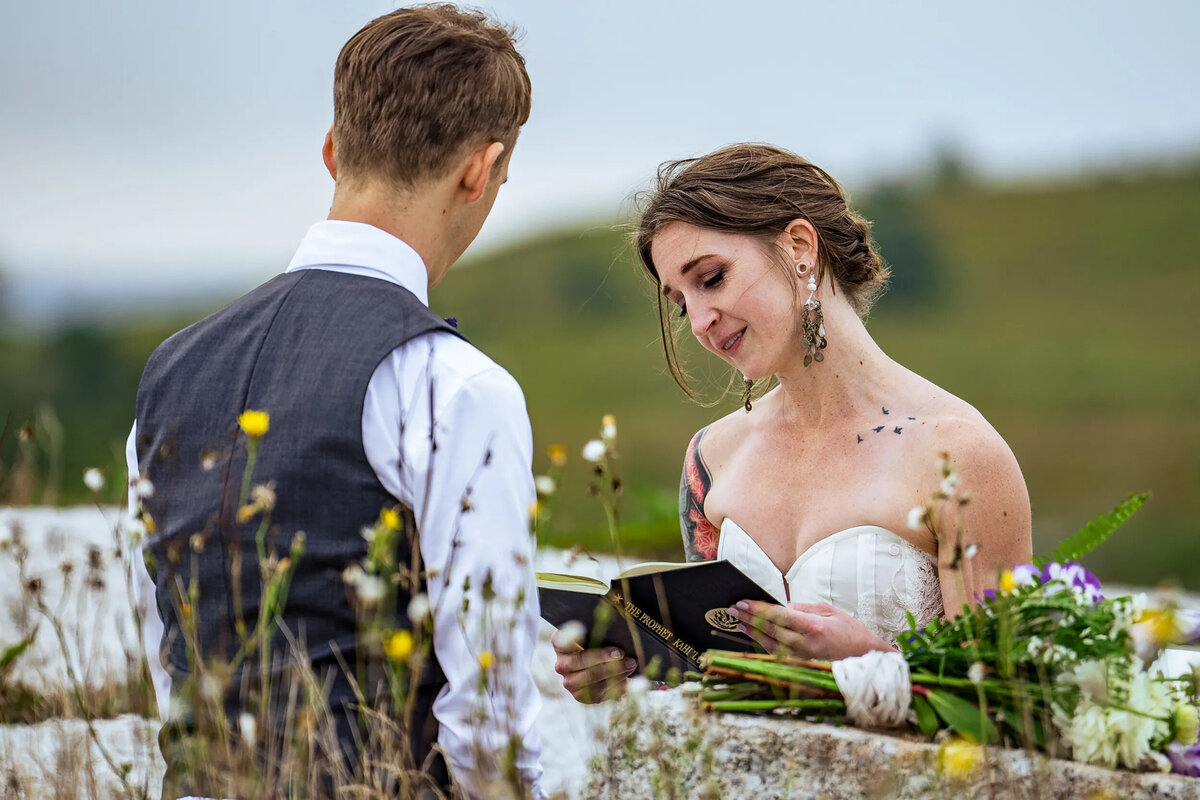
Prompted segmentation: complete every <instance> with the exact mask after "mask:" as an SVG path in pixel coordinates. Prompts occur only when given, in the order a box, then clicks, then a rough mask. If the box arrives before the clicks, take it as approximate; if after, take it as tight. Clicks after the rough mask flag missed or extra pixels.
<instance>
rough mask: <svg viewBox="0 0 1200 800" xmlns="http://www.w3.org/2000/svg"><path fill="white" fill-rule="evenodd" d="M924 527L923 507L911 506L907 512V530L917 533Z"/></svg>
mask: <svg viewBox="0 0 1200 800" xmlns="http://www.w3.org/2000/svg"><path fill="white" fill-rule="evenodd" d="M924 527H925V506H913V507H912V508H910V509H909V510H908V529H909V530H910V531H919V530H921V528H924Z"/></svg>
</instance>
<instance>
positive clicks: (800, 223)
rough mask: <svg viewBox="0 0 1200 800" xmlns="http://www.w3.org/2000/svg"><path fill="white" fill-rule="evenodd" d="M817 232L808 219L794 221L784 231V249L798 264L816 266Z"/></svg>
mask: <svg viewBox="0 0 1200 800" xmlns="http://www.w3.org/2000/svg"><path fill="white" fill-rule="evenodd" d="M818 246H819V245H818V242H817V230H816V228H814V227H813V226H812V223H811V222H809V221H808V220H806V219H803V218H799V219H794V220H792V221H791V222H789V223H788V224H787V227H786V228H784V229H783V247H784V250H785V251H786V252H787V253H788V254H789V255H790V256H791V258H792V261H793V262H795V263H797V264H808V265H809V266H816V263H817V255H818V252H817V251H818Z"/></svg>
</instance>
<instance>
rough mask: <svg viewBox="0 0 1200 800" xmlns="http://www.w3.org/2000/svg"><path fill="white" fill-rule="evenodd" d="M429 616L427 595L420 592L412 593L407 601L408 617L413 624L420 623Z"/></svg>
mask: <svg viewBox="0 0 1200 800" xmlns="http://www.w3.org/2000/svg"><path fill="white" fill-rule="evenodd" d="M428 616H429V595H427V594H425V593H424V592H421V593H420V594H414V595H413V596H412V599H411V600H409V601H408V619H409V621H410V622H412V624H413V625H420V624H421V623H423V622H424V621H425V619H426V618H427V617H428Z"/></svg>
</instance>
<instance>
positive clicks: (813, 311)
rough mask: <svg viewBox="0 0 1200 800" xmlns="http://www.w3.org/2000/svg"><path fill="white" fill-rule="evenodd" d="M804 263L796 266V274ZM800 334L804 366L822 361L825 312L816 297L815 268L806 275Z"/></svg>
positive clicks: (799, 272)
mask: <svg viewBox="0 0 1200 800" xmlns="http://www.w3.org/2000/svg"><path fill="white" fill-rule="evenodd" d="M804 269H805V267H804V265H803V264H800V265H799V266H797V267H796V272H797V273H798V274H803V272H804ZM801 336H802V338H803V340H804V349H805V350H807V351H808V352H806V353H805V354H804V366H806V367H807V366H808V365H809V364H811V363H812V362H814V361H824V360H825V354H824V353H822V352H821V351H822V350H824V349H825V345H826V344H827V342H826V341H825V314H824V313H823V312H822V311H821V301H820V300H818V299H817V268H816V267H815V266H814V267H813V271H812V272H810V273H809V275H808V299H807V300H805V301H804V316H803V321H802V325H801Z"/></svg>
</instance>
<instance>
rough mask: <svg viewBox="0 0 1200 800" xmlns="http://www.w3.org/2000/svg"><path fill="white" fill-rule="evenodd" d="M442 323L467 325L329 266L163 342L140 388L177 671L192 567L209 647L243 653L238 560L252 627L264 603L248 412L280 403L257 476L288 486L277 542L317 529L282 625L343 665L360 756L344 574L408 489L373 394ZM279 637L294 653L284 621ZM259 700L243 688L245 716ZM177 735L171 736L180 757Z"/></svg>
mask: <svg viewBox="0 0 1200 800" xmlns="http://www.w3.org/2000/svg"><path fill="white" fill-rule="evenodd" d="M433 331H447V332H450V333H455V334H456V335H457V332H456V331H455V330H454V329H453V328H452V327H451V326H450V325H448V324H447V323H446V322H445V321H444V320H442V319H441V318H440V317H438V316H437V315H435V314H434V313H433V312H432V311H430V310H429V309H428V308H427V307H425V306H424V305H423V304H422V303H421V302H420V301H419V300H417V299H416V298H415V297H414V296H413V295H412V293H410V292H409V291H408V290H406V289H403V288H401V287H399V286H397V285H395V284H391V283H388V282H386V281H382V280H378V279H374V278H367V277H359V276H355V275H346V274H340V273H335V272H329V271H323V270H315V269H314V270H301V271H297V272H293V273H289V274H284V275H280V276H278V277H276V278H275V279H273V280H271V281H269V282H267V283H266V284H263V285H262V286H260V287H258V288H257V289H255V290H254V291H252V292H250V293H249V294H247V295H245V296H244V297H242V298H240V299H238V300H236V301H235V302H233V303H232V304H231V305H229V306H227V307H226V308H224V309H222V310H220V311H218V312H216V313H215V314H213V315H211V316H209V317H207V318H205V319H203V320H201V321H200V322H198V323H196V324H194V325H192V326H190V327H188V328H186V329H184V330H182V331H180V332H179V333H177V334H175V335H174V336H172V337H171V338H169V339H168V340H167V341H165V342H164V343H163V344H162V345H161V346H159V348H158V349H157V350H155V351H154V354H153V355H152V356H151V357H150V360H149V362H148V363H147V365H146V370H145V373H144V374H143V376H142V381H141V385H140V386H139V388H138V396H137V433H138V435H137V452H138V462H139V464H140V468H141V470H142V473H143V474H145V475H147V476H148V477H149V478H150V480H151V481H152V482H153V484H154V486H155V492H154V495H153V496H152V497H151V498H149V500H148V501H147V507H148V510H149V511H150V513H151V514H152V515H153V519H154V521H155V523H156V531H155V533H154V534H153V535H151V536H150V537H149V538H148V540H147V547H148V549H149V550H150V551H151V553H152V554H153V557H154V558H153V561H154V563H155V568H154V570H153V571H154V578H155V584H156V586H157V603H158V611H159V614H160V615H161V617H162V619H163V621H164V624H165V632H164V636H163V644H162V660H163V663H164V664H165V665H166V666H167V668H168V670H169V672H170V673H171V675H172V679H173V681H174V682H175V683H176V685H179V682H180V681H182V680H184V679H186V678H187V677H188V657H187V653H186V650H185V646H184V639H183V637H182V636H181V635H180V610H179V608H178V606H177V602H176V599H175V595H174V594H173V591H174V590H173V587H174V586H176V585H178V583H177V579H178V580H182V583H183V585H184V586H186V585H187V584H188V581H189V579H190V577H191V575H192V574H193V572H192V570H193V569H195V574H196V575H197V576H198V585H199V598H198V601H197V603H196V604H195V606H194V615H195V620H196V622H197V625H198V638H199V643H200V650H201V655H202V657H204V658H205V659H210V658H221V659H224V660H226V661H227V660H228V659H229V658H231V657H232V656H233V654H234V653H235V652H236V651H237V650H238V648H239V646H240V645H241V642H240V641H238V637H237V634H236V633H235V626H234V620H235V611H234V602H233V590H232V583H233V574H234V572H233V570H232V566H233V564H234V562H235V561H236V560H238V559H240V560H241V564H242V566H241V580H240V588H241V598H242V608H243V612H242V616H243V619H244V620H245V621H246V625H247V629H252V628H253V626H254V621H255V620H256V619H257V616H258V612H259V599H260V596H261V582H260V578H259V569H258V557H257V552H256V544H255V533H256V531H257V529H258V519H257V518H256V519H255V520H253V521H252V522H250V523H248V524H239V523H238V521H237V516H236V515H237V507H238V499H239V494H240V492H241V486H242V478H243V473H244V471H245V468H246V463H247V442H246V437H245V435H244V434H242V433H241V431H240V430H239V428H238V424H237V417H238V415H239V414H240V413H242V412H243V411H245V410H247V409H254V410H261V411H266V412H268V413H269V414H270V430H269V432H268V433H267V434H266V435H265V436H264V437H263V438H262V439H261V442H260V445H259V447H258V457H257V463H256V466H255V469H254V473H253V482H254V483H255V484H259V483H266V482H268V481H271V482H274V485H275V493H276V497H277V503H276V506H275V509H274V512H273V513H272V517H271V530H270V532H269V534H268V536H267V542H268V550H271V549H274V550H275V551H276V552H277V553H278V554H279V555H280V556H281V557H282V556H286V555H287V554H288V551H289V548H290V546H291V541H292V537H293V535H294V534H295V533H296V532H297V531H304V533H305V538H306V546H305V552H304V554H303V556H302V557H301V558H300V560H299V562H298V565H297V568H296V572H295V576H294V579H293V582H292V585H291V589H290V591H289V593H288V597H287V603H286V607H285V609H284V612H283V614H282V618H281V625H282V627H284V628H285V629H286V630H288V631H290V632H291V633H292V635H293V636H295V637H296V638H300V639H302V640H303V641H304V642H305V646H306V650H307V656H308V660H309V661H310V662H311V663H312V665H313V667H314V670H315V672H316V673H317V675H318V677H320V676H321V674H322V672H328V673H329V674H331V675H332V676H333V677H332V680H333V684H332V688H331V694H330V698H329V699H330V706H331V708H332V710H333V712H334V717H335V719H337V720H338V728H339V731H338V733H339V739H340V740H341V742H342V745H343V750H344V752H345V755H347V756H352V755H353V753H352V749H353V733H352V729H353V726H354V723H353V714H352V713H343V711H342V710H341V709H339V707H338V706H339V704H345V703H352V702H353V695H352V692H351V690H350V686H349V683H348V681H347V680H346V678H345V676H344V674H342V673H343V670H342V669H341V667H339V665H338V662H337V656H336V655H335V653H340V654H341V656H342V658H343V659H344V660H345V662H346V663H347V664H348V665H349V666H350V667H351V669H354V668H355V663H356V657H357V655H358V654H356V652H355V615H354V611H353V608H352V606H351V604H350V602H349V599H348V596H347V590H346V587H345V586H344V584H343V581H342V578H341V573H342V570H343V569H344V568H345V567H347V566H349V565H351V564H355V563H359V562H361V561H362V559H363V557H364V556H365V555H366V541H365V540H364V539H363V537H362V535H361V533H360V531H361V530H362V528H363V526H364V525H370V524H372V523H373V522H374V521H375V520H377V519H378V517H379V513H380V511H381V510H382V509H383V508H391V507H393V506H396V505H398V504H399V503H400V501H399V500H398V499H397V498H395V497H393V496H392V495H391V494H390V493H388V491H387V490H386V489H385V488H384V487H383V486H382V485H381V484H380V482H379V480H378V478H377V477H376V475H375V472H374V470H372V468H371V466H370V464H369V463H368V462H367V458H366V454H365V453H364V450H363V443H362V413H363V400H364V396H365V394H366V390H367V384H368V382H369V381H370V378H371V375H372V374H373V373H374V371H375V368H376V367H377V366H378V365H379V363H380V362H381V361H382V360H383V359H384V358H386V357H387V355H388V354H389V353H391V351H392V350H394V349H395V348H396V347H397V346H399V345H401V344H404V343H405V342H407V341H409V340H410V339H413V338H415V337H417V336H421V335H423V334H427V333H430V332H433ZM402 538H404V537H402ZM193 544H194V545H195V547H193ZM400 549H401V552H399V553H398V554H397V557H398V559H399V561H398V563H400V564H404V563H408V562H409V561H410V555H411V553H410V550H409V542H407V541H405V542H403V543H402V545H401V548H400ZM408 599H409V598H408V596H407V594H406V593H405V592H404V591H403V589H402V590H401V596H400V598H399V600H398V603H397V609H398V612H399V613H398V615H397V619H396V625H397V627H409V623H408V620H407V618H406V616H405V615H404V613H403V611H404V609H405V608H406V606H407V603H408ZM272 651H273V653H275V654H282V653H287V652H289V645H288V643H287V640H286V639H285V638H284V637H283V635H282V634H281V633H279V634H277V635H276V636H275V639H274V642H273V645H272ZM246 671H247V672H248V673H250V675H251V676H252V675H253V673H254V672H255V670H246ZM426 673H427V674H428V679H427V680H425V681H423V685H422V686H421V687H420V688H419V690H418V691H419V697H420V700H419V702H418V705H419V706H422V707H423V708H424V709H425V710H426V711H428V710H429V709H430V708H431V705H432V701H433V697H434V696H435V695H436V693H437V691H438V690H439V689H440V686H441V683H442V682H444V677H442V676H441V670H440V669H432V670H426ZM239 677H240V676H239ZM237 680H238V679H237V678H235V683H234V684H233V685H234V686H237V685H239V683H238V682H237ZM243 702H244V698H239V697H237V696H234V697H231V698H230V702H229V703H228V704H227V713H228V714H229V715H230V718H231V719H236V715H237V713H239V712H240V711H241V710H242V703H243ZM419 719H420V718H419ZM429 719H431V715H429ZM281 723H282V720H281ZM267 733H268V735H269V734H270V732H267ZM435 735H436V728H426V729H425V730H424V735H423V736H419V737H414V739H417V738H419V739H420V741H416V740H414V742H413V745H414V756H416V757H417V759H418V761H417V763H418V764H420V763H421V759H423V758H424V757H425V755H426V753H427V752H428V747H429V745H430V744H431V743H432V740H433V739H432V737H434V736H435ZM167 750H168V747H167V743H166V742H164V755H167V759H168V763H170V761H171V758H170V755H169V753H168V752H167Z"/></svg>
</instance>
